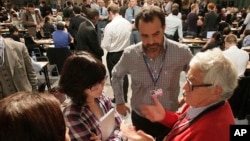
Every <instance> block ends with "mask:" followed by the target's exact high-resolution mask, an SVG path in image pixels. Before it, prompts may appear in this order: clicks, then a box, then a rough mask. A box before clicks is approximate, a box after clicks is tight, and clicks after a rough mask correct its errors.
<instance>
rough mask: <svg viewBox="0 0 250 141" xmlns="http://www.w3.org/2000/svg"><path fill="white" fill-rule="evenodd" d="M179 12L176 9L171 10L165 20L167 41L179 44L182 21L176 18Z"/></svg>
mask: <svg viewBox="0 0 250 141" xmlns="http://www.w3.org/2000/svg"><path fill="white" fill-rule="evenodd" d="M178 13H179V10H178V9H177V8H173V9H172V13H171V14H169V15H168V16H167V17H166V18H165V23H166V25H167V26H166V29H165V33H166V36H167V38H168V39H171V40H174V41H176V42H179V40H180V41H181V40H182V39H183V31H182V21H181V19H180V18H178V17H177V15H178ZM176 32H178V36H177V37H175V33H176Z"/></svg>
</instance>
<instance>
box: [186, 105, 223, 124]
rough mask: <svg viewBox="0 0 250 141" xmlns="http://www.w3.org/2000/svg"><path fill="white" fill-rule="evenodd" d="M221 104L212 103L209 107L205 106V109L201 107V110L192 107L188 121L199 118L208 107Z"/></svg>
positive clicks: (188, 112) (189, 110) (188, 111)
mask: <svg viewBox="0 0 250 141" xmlns="http://www.w3.org/2000/svg"><path fill="white" fill-rule="evenodd" d="M217 103H219V102H216V103H212V104H210V105H208V106H203V107H199V108H194V107H192V106H190V108H189V109H188V110H187V115H186V117H187V119H188V120H193V119H194V118H195V117H197V116H198V115H199V114H200V113H201V112H203V111H204V110H206V109H207V108H208V107H211V106H213V105H215V104H217Z"/></svg>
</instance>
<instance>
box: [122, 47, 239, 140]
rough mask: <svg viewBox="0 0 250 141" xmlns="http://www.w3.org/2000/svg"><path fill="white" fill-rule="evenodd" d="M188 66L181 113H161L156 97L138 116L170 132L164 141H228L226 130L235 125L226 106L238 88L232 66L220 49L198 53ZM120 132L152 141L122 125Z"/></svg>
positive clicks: (132, 138) (135, 138)
mask: <svg viewBox="0 0 250 141" xmlns="http://www.w3.org/2000/svg"><path fill="white" fill-rule="evenodd" d="M189 66H190V69H189V71H188V73H187V75H186V83H185V84H184V86H183V89H184V99H185V102H186V105H185V107H184V108H183V111H182V112H181V113H175V112H171V111H169V110H167V109H164V108H163V106H162V105H161V103H160V102H159V100H158V98H157V96H152V99H153V101H154V103H155V104H154V105H141V112H142V113H143V114H144V115H145V117H147V118H148V119H149V120H151V121H152V122H160V123H161V124H163V125H165V126H168V127H171V128H172V129H171V131H170V133H169V134H168V135H167V136H166V137H165V139H164V141H169V140H171V141H183V140H185V141H191V140H192V141H201V140H202V141H215V140H216V141H218V140H219V141H228V140H229V137H230V133H229V127H230V125H232V124H235V121H234V116H233V114H232V110H231V107H230V105H229V103H228V102H227V99H229V98H230V97H231V96H232V94H233V91H234V89H235V88H236V86H237V78H238V76H237V71H236V69H235V67H234V65H233V64H232V63H231V62H230V61H229V60H228V59H227V58H226V57H225V56H224V55H223V53H222V52H221V51H220V50H219V49H213V50H208V51H206V52H200V53H197V54H196V55H195V56H194V57H193V58H192V60H191V62H190V64H189ZM159 98H160V97H159ZM121 130H122V132H123V134H124V135H125V136H127V137H128V138H129V139H131V140H133V141H153V140H154V139H153V138H152V137H151V136H150V135H147V134H146V133H144V132H143V131H141V130H139V131H135V130H133V128H131V127H130V125H126V124H124V123H123V124H122V127H121Z"/></svg>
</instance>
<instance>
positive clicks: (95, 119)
mask: <svg viewBox="0 0 250 141" xmlns="http://www.w3.org/2000/svg"><path fill="white" fill-rule="evenodd" d="M105 80H106V68H105V66H104V65H103V64H102V62H101V61H100V60H98V59H97V58H95V57H94V56H93V55H91V54H90V53H88V52H83V51H81V52H77V53H76V54H73V55H71V56H69V57H68V58H67V60H66V62H65V63H64V67H63V70H62V73H61V78H60V81H59V90H60V91H61V92H63V93H65V94H66V95H67V96H69V97H70V98H71V101H72V102H71V103H70V104H69V105H68V106H67V107H65V109H64V111H63V113H64V118H65V122H66V125H67V127H68V128H69V135H70V138H71V140H72V141H92V140H93V141H101V140H102V141H104V139H102V137H101V134H102V131H101V126H100V118H101V117H102V116H104V115H105V114H106V113H107V112H109V110H111V109H112V108H113V106H112V103H111V100H110V99H109V98H108V97H107V96H105V94H104V93H103V87H104V84H105ZM113 116H115V117H114V120H115V129H114V131H113V132H112V135H111V136H109V138H108V141H122V137H121V134H120V133H119V129H120V128H119V127H120V122H121V118H120V117H119V115H118V113H117V112H115V114H114V115H113ZM110 128H111V127H110Z"/></svg>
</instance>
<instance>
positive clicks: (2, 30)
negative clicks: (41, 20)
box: [0, 28, 28, 34]
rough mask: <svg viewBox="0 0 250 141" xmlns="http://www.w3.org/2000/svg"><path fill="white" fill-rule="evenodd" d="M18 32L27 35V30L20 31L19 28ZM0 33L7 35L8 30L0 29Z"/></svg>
mask: <svg viewBox="0 0 250 141" xmlns="http://www.w3.org/2000/svg"><path fill="white" fill-rule="evenodd" d="M18 32H20V33H27V32H28V30H27V29H21V28H19V29H18ZM0 33H1V34H3V33H9V29H8V28H2V29H0Z"/></svg>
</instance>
